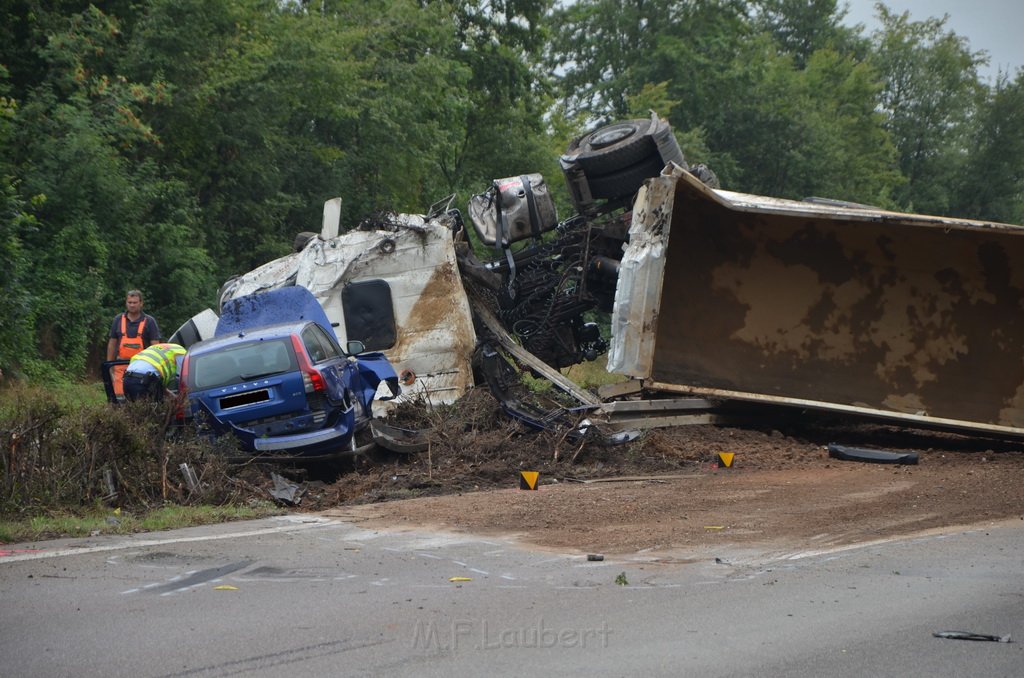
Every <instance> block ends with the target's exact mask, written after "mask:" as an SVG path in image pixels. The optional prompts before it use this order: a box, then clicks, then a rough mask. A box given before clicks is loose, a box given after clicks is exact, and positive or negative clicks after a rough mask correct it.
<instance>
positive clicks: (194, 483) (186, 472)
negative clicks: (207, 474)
mask: <svg viewBox="0 0 1024 678" xmlns="http://www.w3.org/2000/svg"><path fill="white" fill-rule="evenodd" d="M178 470H180V471H181V475H182V476H184V477H185V484H186V485H188V491H189V492H195V491H196V490H198V489H199V478H197V477H196V472H195V471H193V470H192V467H191V466H189V465H188V464H186V463H182V464H181V465H180V466H178Z"/></svg>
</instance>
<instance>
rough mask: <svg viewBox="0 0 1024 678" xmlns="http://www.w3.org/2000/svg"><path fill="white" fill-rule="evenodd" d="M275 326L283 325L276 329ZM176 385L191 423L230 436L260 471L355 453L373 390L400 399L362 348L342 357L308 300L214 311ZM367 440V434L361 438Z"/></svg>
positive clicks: (393, 380)
mask: <svg viewBox="0 0 1024 678" xmlns="http://www.w3.org/2000/svg"><path fill="white" fill-rule="evenodd" d="M282 320H283V321H282ZM180 382H181V385H182V387H183V388H184V389H185V391H186V393H187V396H188V403H189V409H190V412H191V415H192V417H193V418H194V419H195V420H196V421H197V422H198V423H199V424H200V426H202V427H205V428H207V429H208V430H210V431H212V432H213V433H214V434H218V435H219V434H226V433H229V432H230V433H232V434H234V435H235V437H237V438H238V440H239V443H240V445H241V447H242V449H243V450H245V451H246V452H248V453H250V454H251V455H253V456H258V457H259V458H260V459H262V460H265V461H295V460H303V461H322V460H330V459H338V458H341V457H344V456H350V455H353V454H357V453H359V452H362V451H364V447H365V448H368V447H369V445H372V443H370V444H368V445H366V446H358V445H357V442H356V436H357V434H358V433H360V432H362V431H364V430H367V429H368V428H369V426H370V421H371V419H372V418H373V412H372V405H373V401H374V398H375V394H376V393H377V389H378V386H379V385H380V383H381V382H385V383H386V384H387V386H388V390H389V391H390V395H386V396H382V397H381V399H390V398H393V397H395V396H397V395H398V394H399V393H400V387H399V385H398V377H397V375H396V374H395V370H394V368H393V367H392V366H391V363H390V362H388V360H387V358H386V357H384V355H383V354H382V353H363V345H362V342H358V341H352V342H349V343H348V345H347V346H346V350H342V348H341V347H340V345H339V343H338V339H337V336H336V335H335V333H334V330H333V328H332V327H331V324H330V323H329V322H328V321H327V318H326V315H325V314H324V312H323V309H322V308H321V307H320V305H319V303H317V301H316V299H315V298H314V297H313V295H312V294H310V292H309V291H308V290H306V289H305V288H302V287H288V288H283V289H279V290H272V291H270V292H263V293H258V294H253V295H249V296H246V297H240V298H238V299H235V300H233V301H231V302H229V303H228V304H225V308H224V309H222V313H221V317H220V320H219V322H218V324H217V329H216V330H215V332H214V337H213V338H212V339H208V340H206V341H200V342H198V343H196V344H193V345H192V346H190V347H189V351H188V354H187V355H186V357H185V363H184V366H183V367H182V376H181V380H180ZM368 437H369V434H367V438H368Z"/></svg>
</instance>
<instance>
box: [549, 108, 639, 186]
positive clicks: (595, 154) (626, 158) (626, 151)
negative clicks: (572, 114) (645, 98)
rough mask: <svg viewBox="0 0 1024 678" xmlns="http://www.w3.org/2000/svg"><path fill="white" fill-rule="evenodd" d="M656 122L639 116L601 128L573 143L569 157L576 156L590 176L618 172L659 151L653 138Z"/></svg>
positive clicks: (567, 153) (577, 161)
mask: <svg viewBox="0 0 1024 678" xmlns="http://www.w3.org/2000/svg"><path fill="white" fill-rule="evenodd" d="M657 125H658V123H656V122H655V121H652V120H645V119H638V120H626V121H623V122H617V123H613V124H611V125H605V126H604V127H599V128H597V129H596V130H594V131H593V132H591V133H589V134H586V135H584V136H582V137H580V138H579V139H578V140H576V141H574V142H573V143H572V144H570V146H569V149H568V150H567V151H566V157H567V158H573V159H574V160H575V162H576V163H577V164H578V165H579V166H580V167H581V168H582V169H583V171H584V172H585V173H586V174H587V175H588V176H591V175H593V176H600V175H602V174H609V173H613V172H616V171H618V170H621V169H622V168H623V167H630V166H633V165H635V164H637V163H638V162H640V161H641V160H644V159H645V158H647V157H648V156H650V155H652V154H655V153H657V150H658V147H657V144H656V143H655V141H654V139H653V138H652V134H653V133H654V132H655V131H656V130H655V128H656V127H657Z"/></svg>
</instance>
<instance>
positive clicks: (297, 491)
mask: <svg viewBox="0 0 1024 678" xmlns="http://www.w3.org/2000/svg"><path fill="white" fill-rule="evenodd" d="M270 478H271V480H273V481H274V487H273V489H271V490H269V492H270V496H271V497H273V498H274V499H276V500H278V501H279V502H282V503H284V504H289V505H291V506H298V505H299V502H300V501H302V495H303V494H304V493H305V489H303V487H302V486H301V485H298V484H297V483H293V482H291V481H290V480H287V479H286V478H284V477H283V476H281V475H278V474H277V473H271V474H270Z"/></svg>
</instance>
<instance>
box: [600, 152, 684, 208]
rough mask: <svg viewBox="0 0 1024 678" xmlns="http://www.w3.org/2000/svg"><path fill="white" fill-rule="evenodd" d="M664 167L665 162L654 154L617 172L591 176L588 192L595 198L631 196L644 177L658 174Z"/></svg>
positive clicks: (641, 183)
mask: <svg viewBox="0 0 1024 678" xmlns="http://www.w3.org/2000/svg"><path fill="white" fill-rule="evenodd" d="M664 168H665V163H664V162H662V160H661V158H660V157H659V156H658V155H654V156H651V157H650V158H647V159H646V160H642V161H640V162H638V163H637V164H635V165H633V166H631V167H627V168H625V169H622V170H619V171H618V172H612V173H611V174H606V175H604V176H600V177H591V178H590V179H589V182H588V183H589V184H590V194H591V195H592V196H593V197H594V198H595V199H597V200H614V199H615V198H624V197H627V196H631V195H633V194H634V193H636V192H637V190H639V188H640V186H642V185H643V183H644V180H645V179H650V178H652V177H656V176H658V175H659V174H661V170H662V169H664Z"/></svg>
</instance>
